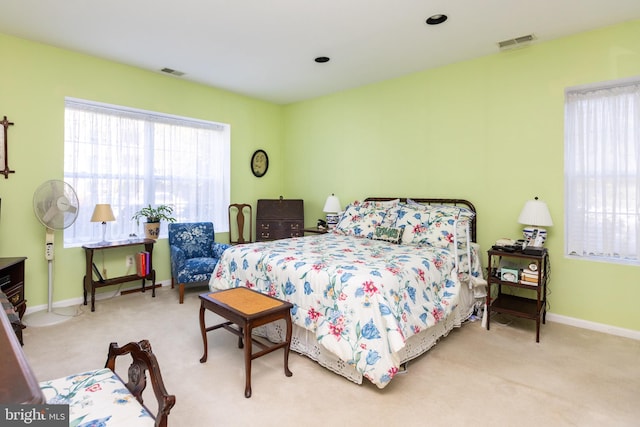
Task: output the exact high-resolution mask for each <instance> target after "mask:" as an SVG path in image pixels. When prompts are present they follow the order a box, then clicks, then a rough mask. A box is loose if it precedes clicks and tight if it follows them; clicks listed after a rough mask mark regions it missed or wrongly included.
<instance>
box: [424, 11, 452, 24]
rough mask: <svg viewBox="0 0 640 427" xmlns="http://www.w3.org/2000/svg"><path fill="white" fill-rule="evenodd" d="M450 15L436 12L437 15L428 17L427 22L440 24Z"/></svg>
mask: <svg viewBox="0 0 640 427" xmlns="http://www.w3.org/2000/svg"><path fill="white" fill-rule="evenodd" d="M448 18H449V17H448V16H447V15H443V14H441V13H438V14H435V15H431V16H430V17H428V18H427V24H428V25H438V24H442V23H443V22H444V21H446V20H447V19H448Z"/></svg>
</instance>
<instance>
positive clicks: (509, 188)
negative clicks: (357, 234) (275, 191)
mask: <svg viewBox="0 0 640 427" xmlns="http://www.w3.org/2000/svg"><path fill="white" fill-rule="evenodd" d="M639 74H640V21H632V22H628V23H624V24H620V25H616V26H613V27H610V28H605V29H601V30H598V31H592V32H588V33H583V34H579V35H576V36H572V37H567V38H563V39H559V40H556V41H552V42H548V43H541V44H537V45H536V44H534V45H532V46H530V47H527V48H522V49H519V50H514V51H509V52H499V53H496V54H495V55H492V56H488V57H483V58H480V59H476V60H473V61H466V62H461V63H457V64H453V65H449V66H446V67H442V68H439V69H434V70H428V71H424V72H420V73H417V74H412V75H409V76H405V77H402V78H398V79H394V80H388V81H384V82H381V83H379V84H374V85H369V86H365V87H361V88H358V89H354V90H349V91H345V92H342V93H337V94H333V95H330V96H325V97H321V98H316V99H313V100H310V101H306V102H301V103H298V104H294V105H290V106H287V107H286V109H285V136H286V140H285V141H286V144H285V145H286V147H287V149H286V151H285V153H284V155H285V157H286V163H287V165H288V170H287V177H289V178H291V177H295V180H294V179H287V180H286V182H285V193H287V194H291V195H295V196H299V197H304V198H305V210H306V216H307V223H308V224H309V223H313V221H314V220H315V219H316V218H318V217H321V216H322V213H321V210H322V204H323V203H324V200H325V198H326V196H327V195H328V194H330V193H332V192H335V193H336V194H337V195H338V196H339V197H340V200H341V202H342V203H343V204H344V205H346V204H347V203H349V202H350V201H352V200H355V199H360V198H363V197H366V196H409V197H411V196H413V197H441V196H443V197H459V198H466V199H469V200H471V201H472V202H473V203H474V204H475V205H476V207H477V209H478V226H479V229H478V238H479V242H480V244H481V245H482V247H483V248H484V249H486V248H488V247H490V246H491V244H492V243H493V242H494V241H495V240H496V239H498V238H500V237H511V238H519V237H520V233H521V232H520V230H521V227H522V226H521V225H519V224H518V223H517V218H518V215H519V213H520V210H521V209H522V207H523V205H524V203H525V201H526V200H527V199H530V198H532V197H534V196H539V197H540V198H541V199H543V200H545V201H546V202H547V203H548V205H549V209H550V211H551V215H552V217H553V220H554V226H553V227H550V228H549V238H548V241H547V246H548V248H549V250H550V254H551V266H552V278H551V282H550V288H549V289H550V294H549V302H550V307H549V308H550V311H551V312H553V313H554V314H558V315H562V316H568V317H571V318H577V319H582V320H586V321H591V322H597V323H603V324H606V325H611V326H616V327H620V328H625V329H631V330H635V331H640V311H639V310H638V308H637V305H636V304H637V301H640V270H638V267H637V266H626V265H610V264H604V263H596V262H588V261H578V260H572V259H567V258H565V257H564V256H563V248H564V242H563V240H564V218H563V211H564V209H563V203H564V188H563V161H564V160H563V151H564V150H563V144H564V135H563V132H564V130H563V129H564V128H563V126H564V124H563V120H564V117H563V114H564V113H563V109H564V89H565V88H566V87H569V86H574V85H578V84H585V83H590V82H598V81H604V80H610V79H617V78H622V77H628V76H633V75H639ZM485 263H486V260H485Z"/></svg>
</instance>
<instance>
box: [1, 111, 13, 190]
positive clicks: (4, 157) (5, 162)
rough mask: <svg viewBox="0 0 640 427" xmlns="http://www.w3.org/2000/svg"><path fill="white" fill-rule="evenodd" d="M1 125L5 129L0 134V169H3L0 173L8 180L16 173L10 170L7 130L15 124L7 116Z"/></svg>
mask: <svg viewBox="0 0 640 427" xmlns="http://www.w3.org/2000/svg"><path fill="white" fill-rule="evenodd" d="M0 123H1V124H2V128H3V132H0V139H1V141H0V168H2V169H0V173H1V174H2V175H4V179H7V178H9V174H10V173H15V172H16V171H12V170H11V169H9V155H8V154H7V145H8V141H7V129H8V128H9V126H11V125H13V123H11V122H10V121H9V120H7V116H4V119H3V120H2V121H0Z"/></svg>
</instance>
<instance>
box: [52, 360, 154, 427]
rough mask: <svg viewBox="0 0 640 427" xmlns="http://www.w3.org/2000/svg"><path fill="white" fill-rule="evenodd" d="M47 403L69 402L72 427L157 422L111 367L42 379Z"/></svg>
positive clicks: (67, 403)
mask: <svg viewBox="0 0 640 427" xmlns="http://www.w3.org/2000/svg"><path fill="white" fill-rule="evenodd" d="M40 389H41V390H42V392H43V394H44V396H45V399H46V401H47V403H49V404H58V405H59V404H66V405H69V426H70V427H94V426H95V427H102V426H105V427H106V426H153V425H155V420H154V419H153V417H152V416H151V414H149V412H148V411H147V410H146V409H145V408H144V406H142V405H141V404H140V403H139V402H138V401H137V400H136V398H135V397H134V396H133V395H132V394H131V393H130V392H129V390H128V389H127V388H126V387H125V385H124V383H123V382H122V381H121V380H120V379H119V378H118V377H117V376H116V375H115V374H114V373H113V371H111V369H107V368H104V369H98V370H94V371H89V372H83V373H79V374H74V375H70V376H67V377H64V378H58V379H55V380H51V381H43V382H41V383H40Z"/></svg>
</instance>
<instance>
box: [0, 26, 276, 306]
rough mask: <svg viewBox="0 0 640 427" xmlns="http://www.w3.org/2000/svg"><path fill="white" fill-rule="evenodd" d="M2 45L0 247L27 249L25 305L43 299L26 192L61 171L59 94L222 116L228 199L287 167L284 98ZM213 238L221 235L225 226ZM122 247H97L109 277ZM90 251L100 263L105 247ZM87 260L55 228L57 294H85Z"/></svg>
mask: <svg viewBox="0 0 640 427" xmlns="http://www.w3.org/2000/svg"><path fill="white" fill-rule="evenodd" d="M0 51H2V52H3V54H4V58H5V60H4V62H3V66H2V67H0V82H1V84H0V118H1V117H2V116H4V115H6V116H7V117H8V119H9V120H10V121H12V122H14V123H15V125H14V126H12V127H11V128H10V129H9V137H8V140H9V156H10V157H9V160H10V162H9V165H10V167H11V168H12V169H14V170H15V171H16V173H15V174H12V175H10V177H9V179H4V177H2V176H0V198H2V211H1V213H0V256H2V257H10V256H26V257H28V260H27V264H26V267H27V268H26V279H25V282H26V298H27V300H28V303H27V304H28V306H30V307H34V306H38V305H42V304H46V302H47V263H46V260H45V258H44V240H45V229H44V227H43V226H42V225H41V224H40V222H38V220H37V219H36V217H35V215H34V214H33V207H32V206H33V202H32V197H33V193H34V191H35V189H36V188H37V187H38V186H39V185H40V184H41V183H43V182H44V181H46V180H49V179H63V147H64V142H63V121H64V98H65V96H71V97H76V98H83V99H89V100H94V101H99V102H106V103H111V104H118V105H125V106H129V107H134V108H140V109H145V110H154V111H160V112H164V113H169V114H176V115H181V116H189V117H195V118H198V119H203V120H211V121H216V122H223V123H228V124H230V125H231V202H246V201H248V202H250V203H255V200H256V199H258V198H260V197H277V196H279V195H280V192H281V189H282V185H283V181H284V177H285V175H284V171H285V170H286V169H285V167H284V165H283V162H282V161H281V160H280V159H281V156H280V153H281V151H282V139H283V123H282V107H281V106H278V105H274V104H271V103H267V102H262V101H258V100H255V99H251V98H248V97H244V96H240V95H237V94H233V93H230V92H226V91H223V90H219V89H214V88H210V87H206V86H203V85H198V84H194V83H188V82H185V81H184V80H180V79H179V78H175V77H173V76H168V75H164V74H161V73H154V72H149V71H143V70H140V69H137V68H133V67H129V66H125V65H121V64H117V63H114V62H109V61H105V60H102V59H97V58H94V57H91V56H86V55H82V54H79V53H75V52H70V51H67V50H62V49H57V48H53V47H50V46H46V45H42V44H37V43H33V42H29V41H26V40H22V39H18V38H13V37H9V36H5V35H1V34H0ZM258 148H264V149H266V150H267V151H268V152H269V154H271V157H272V160H271V162H270V167H269V173H268V174H267V175H266V176H265V177H263V178H261V179H258V178H255V177H254V176H253V175H252V174H251V171H250V169H249V160H250V158H251V154H252V153H253V151H255V150H256V149H258ZM225 208H226V207H225ZM81 209H91V210H93V206H82V205H81ZM217 238H218V240H220V241H223V242H227V241H228V240H227V239H228V236H227V235H226V233H224V234H222V235H218V236H217ZM126 253H127V251H119V250H110V251H107V252H104V264H105V266H106V268H107V273H108V277H115V276H119V275H122V274H123V273H124V271H125V269H126V268H125V262H124V259H125V255H126ZM97 261H98V264H99V265H101V264H102V262H103V261H102V255H100V256H99V257H98V258H97ZM84 262H85V261H84V251H83V250H82V249H81V248H69V249H63V247H62V232H56V244H55V262H54V287H55V293H54V302H55V301H64V300H68V299H72V298H78V297H80V296H82V280H83V277H84V268H85V267H84V265H85V264H84ZM154 268H155V269H156V273H157V274H156V275H157V278H158V280H167V281H168V280H170V270H169V264H168V246H167V241H166V239H161V240H159V241H158V243H157V244H156V246H155V249H154ZM134 285H136V283H133V282H132V283H130V284H125V286H134ZM115 289H116V288H115V287H109V288H104V289H103V290H104V291H106V292H109V293H112V292H113V291H114V290H115ZM176 301H177V299H176Z"/></svg>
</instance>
